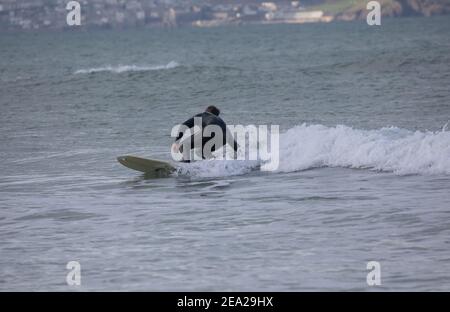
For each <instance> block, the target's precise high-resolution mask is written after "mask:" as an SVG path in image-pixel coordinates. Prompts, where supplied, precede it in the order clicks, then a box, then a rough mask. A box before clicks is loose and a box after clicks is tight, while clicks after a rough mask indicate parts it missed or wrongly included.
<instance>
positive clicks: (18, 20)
mask: <svg viewBox="0 0 450 312" xmlns="http://www.w3.org/2000/svg"><path fill="white" fill-rule="evenodd" d="M367 2H368V1H364V0H337V1H332V0H310V1H305V4H304V2H303V1H257V0H235V1H230V0H223V1H212V0H203V1H201V0H200V1H196V0H183V1H181V0H165V1H162V0H129V1H125V0H90V1H87V0H80V1H79V3H80V4H81V8H82V14H81V20H82V22H81V24H82V25H81V26H77V27H82V28H105V29H108V28H112V29H116V28H118V29H120V28H135V27H136V28H139V27H184V26H193V27H214V26H220V25H242V24H302V23H316V22H331V21H335V20H337V21H352V20H358V19H364V18H365V17H366V16H367V12H368V11H367V9H366V4H367ZM379 2H380V4H381V9H382V10H381V11H382V15H383V16H388V17H400V16H432V15H444V14H450V1H449V0H379ZM67 3H68V0H54V1H44V0H23V1H21V2H20V3H17V1H15V0H3V1H1V2H0V30H3V31H4V30H25V31H27V30H41V29H55V30H58V29H67V28H70V26H68V25H67V24H66V15H67V13H68V11H67V10H66V4H67Z"/></svg>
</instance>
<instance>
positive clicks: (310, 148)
mask: <svg viewBox="0 0 450 312" xmlns="http://www.w3.org/2000/svg"><path fill="white" fill-rule="evenodd" d="M314 167H348V168H367V169H373V170H380V171H389V172H394V173H397V174H401V175H403V174H450V132H449V131H439V132H430V131H427V132H421V131H415V132H413V131H409V130H405V129H400V128H396V127H389V128H382V129H378V130H358V129H353V128H351V127H347V126H342V125H340V126H336V127H326V126H323V125H306V124H303V125H301V126H296V127H294V128H291V129H290V130H288V131H287V132H286V133H283V134H282V135H281V137H280V166H279V168H278V170H279V171H283V172H290V171H297V170H305V169H309V168H314Z"/></svg>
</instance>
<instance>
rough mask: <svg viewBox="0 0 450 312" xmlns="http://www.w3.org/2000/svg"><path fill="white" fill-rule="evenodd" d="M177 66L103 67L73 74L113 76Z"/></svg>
mask: <svg viewBox="0 0 450 312" xmlns="http://www.w3.org/2000/svg"><path fill="white" fill-rule="evenodd" d="M178 66H179V64H178V63H177V62H175V61H171V62H169V63H168V64H166V65H153V66H138V65H118V66H105V67H94V68H88V69H79V70H77V71H76V72H75V74H77V75H78V74H92V73H101V72H111V73H115V74H120V73H125V72H141V71H154V70H163V69H172V68H175V67H178Z"/></svg>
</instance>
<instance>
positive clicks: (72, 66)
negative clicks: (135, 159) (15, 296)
mask: <svg viewBox="0 0 450 312" xmlns="http://www.w3.org/2000/svg"><path fill="white" fill-rule="evenodd" d="M382 23H383V24H382V26H380V27H369V26H367V25H366V24H365V23H363V22H351V23H332V24H311V25H270V26H262V25H261V26H257V25H254V26H245V27H219V28H210V29H190V28H185V29H165V30H164V29H153V30H124V31H112V30H105V31H101V30H97V31H84V30H74V31H68V32H48V33H46V32H39V33H0V108H1V114H0V131H1V136H0V147H1V148H0V156H1V159H2V162H1V163H0V290H2V291H8V290H32V291H48V290H58V291H73V290H107V291H108V290H153V291H159V290H178V291H187V290H189V291H196V290H202V291H249V290H253V291H298V290H357V291H391V290H406V291H418V290H447V291H448V290H450V192H449V190H450V132H449V131H448V129H447V126H446V125H447V123H448V122H449V120H450V88H449V86H450V40H449V33H450V19H449V18H448V17H439V18H428V19H425V18H411V19H408V18H404V19H394V20H389V19H385V20H383V21H382ZM209 104H216V105H217V106H218V107H219V108H220V109H221V110H222V116H223V118H224V120H225V121H226V122H228V123H230V124H243V125H249V124H255V125H261V124H267V125H271V124H276V125H279V126H280V129H281V132H282V133H281V135H280V166H279V168H278V170H276V171H275V172H271V171H262V170H260V169H258V168H259V167H258V166H257V165H255V163H254V162H246V161H241V162H219V161H205V162H199V163H195V164H191V165H184V167H183V170H180V171H179V172H177V173H175V174H174V175H172V176H171V177H169V178H165V179H147V178H145V177H144V176H142V175H140V174H139V173H138V172H134V171H131V170H129V169H127V168H125V167H122V166H121V165H120V164H119V163H117V162H116V157H117V156H120V155H125V154H133V155H139V156H143V157H153V158H160V159H170V150H169V148H170V144H171V142H172V138H171V137H170V130H171V128H172V127H173V126H174V125H176V124H178V123H180V122H182V121H184V120H185V119H187V118H189V117H191V116H192V115H193V114H195V113H198V112H201V111H202V110H203V109H204V107H205V106H207V105H209ZM69 261H78V262H79V263H80V265H81V286H78V287H76V286H68V285H67V283H66V275H67V274H68V273H69V270H68V269H67V268H66V264H67V263H68V262H69ZM369 261H378V262H379V263H380V269H381V282H382V285H380V286H374V287H370V286H368V284H367V282H366V277H367V274H368V273H369V270H368V269H367V263H368V262H369Z"/></svg>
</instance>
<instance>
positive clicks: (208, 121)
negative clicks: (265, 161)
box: [175, 112, 238, 159]
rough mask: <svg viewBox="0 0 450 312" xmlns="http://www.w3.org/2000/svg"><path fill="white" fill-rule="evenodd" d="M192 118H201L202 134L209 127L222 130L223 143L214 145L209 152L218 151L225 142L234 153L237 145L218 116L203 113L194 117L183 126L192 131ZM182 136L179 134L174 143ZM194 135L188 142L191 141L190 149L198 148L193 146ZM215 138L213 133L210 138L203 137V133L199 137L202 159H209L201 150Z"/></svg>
mask: <svg viewBox="0 0 450 312" xmlns="http://www.w3.org/2000/svg"><path fill="white" fill-rule="evenodd" d="M194 118H201V120H202V132H203V131H205V128H206V127H207V126H209V125H216V126H219V127H220V128H221V129H222V134H223V141H222V142H221V143H222V145H220V146H217V145H214V146H212V148H211V152H214V151H215V150H216V149H219V148H220V147H222V146H224V145H226V144H227V140H228V143H229V144H230V145H231V146H232V147H233V149H234V151H235V152H236V151H237V149H238V144H237V143H236V141H235V140H234V138H233V136H232V135H231V133H230V132H229V131H228V129H227V125H226V124H225V122H224V121H223V120H222V118H220V117H219V116H216V115H214V114H212V113H210V112H203V113H200V114H197V115H195V116H194V117H192V118H190V119H188V120H186V121H185V122H184V123H183V125H184V126H186V127H188V128H189V129H192V128H193V127H194V125H195V121H194ZM182 136H183V132H179V133H178V136H177V137H176V139H175V142H177V141H179V140H180V139H181V137H182ZM194 137H195V135H191V138H190V141H191V149H193V148H195V147H199V146H195V140H194ZM214 137H215V133H214V132H212V133H211V136H205V135H204V133H202V137H201V147H202V158H204V159H205V158H210V155H203V148H204V147H205V144H206V143H207V142H208V141H210V140H212V139H213V138H214ZM180 152H183V150H182V147H181V149H180Z"/></svg>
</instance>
